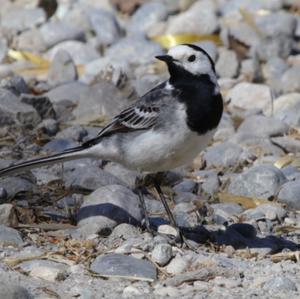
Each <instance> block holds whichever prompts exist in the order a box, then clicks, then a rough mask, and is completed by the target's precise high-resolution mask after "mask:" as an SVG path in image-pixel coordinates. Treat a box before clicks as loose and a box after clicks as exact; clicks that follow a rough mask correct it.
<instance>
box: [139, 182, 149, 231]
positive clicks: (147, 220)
mask: <svg viewBox="0 0 300 299" xmlns="http://www.w3.org/2000/svg"><path fill="white" fill-rule="evenodd" d="M137 193H138V196H139V200H140V203H141V207H142V213H143V218H144V220H145V225H146V229H147V231H148V232H149V233H151V234H153V230H152V229H151V227H150V221H149V215H148V212H147V208H146V203H145V199H144V195H143V191H142V189H141V188H138V190H137Z"/></svg>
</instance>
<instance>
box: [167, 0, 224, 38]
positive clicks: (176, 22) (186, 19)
mask: <svg viewBox="0 0 300 299" xmlns="http://www.w3.org/2000/svg"><path fill="white" fill-rule="evenodd" d="M218 27H219V22H218V19H217V16H216V11H215V7H214V4H213V3H212V2H210V1H197V2H195V3H194V4H193V5H191V6H190V7H189V9H188V10H186V11H184V12H182V13H180V14H178V15H175V16H173V17H171V18H169V20H168V26H167V32H166V33H168V34H175V33H182V30H183V28H184V30H185V32H189V33H193V34H212V33H213V32H215V31H216V30H217V29H218Z"/></svg>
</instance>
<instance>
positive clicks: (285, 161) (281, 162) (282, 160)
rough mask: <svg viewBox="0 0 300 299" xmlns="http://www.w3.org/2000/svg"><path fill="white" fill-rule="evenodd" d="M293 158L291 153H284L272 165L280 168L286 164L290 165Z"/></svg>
mask: <svg viewBox="0 0 300 299" xmlns="http://www.w3.org/2000/svg"><path fill="white" fill-rule="evenodd" d="M294 159H295V156H291V155H286V156H284V157H282V158H280V159H278V160H277V161H276V162H275V163H274V166H275V167H277V168H279V169H281V168H283V167H285V166H287V165H290V164H291V163H292V162H293V161H294Z"/></svg>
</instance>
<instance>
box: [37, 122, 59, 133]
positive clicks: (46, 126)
mask: <svg viewBox="0 0 300 299" xmlns="http://www.w3.org/2000/svg"><path fill="white" fill-rule="evenodd" d="M37 130H38V131H40V132H42V133H43V134H46V135H48V136H54V135H56V133H57V132H58V130H59V125H58V122H57V121H56V120H55V119H52V118H47V119H44V120H43V121H42V122H41V123H39V125H38V126H37Z"/></svg>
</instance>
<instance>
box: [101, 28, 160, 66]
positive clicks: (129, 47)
mask: <svg viewBox="0 0 300 299" xmlns="http://www.w3.org/2000/svg"><path fill="white" fill-rule="evenodd" d="M105 54H106V56H107V57H109V58H112V59H114V60H117V61H126V62H128V63H134V64H147V63H151V62H153V61H154V56H156V55H161V54H163V50H162V48H161V47H160V45H159V44H157V43H154V42H152V41H150V40H147V39H146V38H145V37H144V36H143V35H142V34H135V35H131V36H128V37H125V38H122V39H120V40H119V41H118V42H117V43H116V44H114V45H112V46H111V47H110V48H109V49H107V51H106V53H105Z"/></svg>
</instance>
